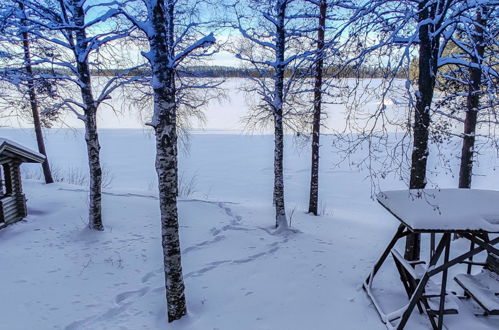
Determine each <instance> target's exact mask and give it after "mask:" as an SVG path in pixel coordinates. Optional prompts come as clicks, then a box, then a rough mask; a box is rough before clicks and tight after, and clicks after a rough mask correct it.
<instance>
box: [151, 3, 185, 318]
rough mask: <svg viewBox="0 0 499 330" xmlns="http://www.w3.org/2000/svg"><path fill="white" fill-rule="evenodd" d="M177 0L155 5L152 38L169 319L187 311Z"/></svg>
mask: <svg viewBox="0 0 499 330" xmlns="http://www.w3.org/2000/svg"><path fill="white" fill-rule="evenodd" d="M174 10H175V2H174V1H173V0H158V1H157V3H156V6H155V7H154V8H153V11H152V14H153V19H152V22H151V23H152V27H153V30H154V36H153V37H152V38H151V39H150V40H149V43H150V48H151V54H152V58H151V59H150V62H151V67H152V74H153V81H155V83H154V84H153V90H154V115H153V120H152V123H151V124H152V126H153V127H154V132H155V135H156V165H155V166H156V173H157V175H158V188H159V202H160V213H161V234H162V246H163V262H164V272H165V286H166V300H167V304H168V321H169V322H172V321H175V320H178V319H180V318H182V316H184V315H186V314H187V308H186V301H185V294H184V290H185V286H184V280H183V275H182V261H181V250H180V239H179V225H178V213H177V192H178V169H177V125H176V110H177V108H176V87H175V71H174V68H173V67H172V65H171V63H173V60H172V59H173V58H174V23H173V22H174Z"/></svg>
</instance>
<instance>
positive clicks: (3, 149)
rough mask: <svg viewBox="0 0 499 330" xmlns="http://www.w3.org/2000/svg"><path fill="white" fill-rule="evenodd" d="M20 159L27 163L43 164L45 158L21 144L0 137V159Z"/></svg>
mask: <svg viewBox="0 0 499 330" xmlns="http://www.w3.org/2000/svg"><path fill="white" fill-rule="evenodd" d="M1 156H6V157H12V156H15V157H18V158H20V159H21V160H22V161H23V162H26V163H42V162H43V161H44V160H45V156H44V155H42V154H41V153H38V152H36V151H33V150H31V149H30V148H27V147H25V146H23V145H20V144H19V143H16V142H14V141H11V140H9V139H5V138H2V137H0V157H1Z"/></svg>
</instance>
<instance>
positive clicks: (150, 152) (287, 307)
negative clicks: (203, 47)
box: [0, 130, 498, 330]
mask: <svg viewBox="0 0 499 330" xmlns="http://www.w3.org/2000/svg"><path fill="white" fill-rule="evenodd" d="M80 134H81V133H80V132H77V133H76V134H75V133H74V132H73V131H66V130H55V131H49V132H47V146H48V151H49V154H50V155H51V160H52V161H53V163H54V164H57V165H58V166H59V167H60V168H62V169H64V168H70V167H79V168H81V169H86V162H85V153H84V148H83V146H82V144H83V143H84V142H83V137H82V136H81V135H80ZM0 135H2V136H5V137H7V138H12V139H14V140H16V141H17V142H20V143H23V144H25V145H27V146H31V147H33V146H34V139H33V137H32V135H31V132H30V131H25V130H0ZM101 138H102V152H103V160H104V163H105V164H106V166H107V168H109V170H110V173H111V174H112V176H113V177H114V179H113V181H112V183H111V185H110V186H109V187H108V188H107V189H106V193H105V194H104V200H103V207H104V225H105V226H106V230H105V231H104V232H102V233H95V232H91V231H89V230H87V229H86V214H87V211H86V208H87V194H86V192H85V191H84V190H85V189H86V187H76V186H69V185H62V184H56V185H51V186H45V185H42V184H40V183H39V182H34V181H29V180H26V182H25V183H26V187H25V191H26V195H27V198H28V207H29V213H30V215H29V216H28V218H27V219H26V221H23V222H20V223H18V224H15V225H13V226H10V227H8V228H6V229H4V230H2V231H0V265H1V267H0V279H1V280H0V292H2V293H3V294H2V297H7V298H4V299H3V300H2V302H1V303H0V306H1V307H0V320H1V322H2V323H0V328H1V329H3V328H5V329H8V330H17V329H19V330H25V329H92V330H94V329H113V330H114V329H130V330H136V329H179V330H180V329H182V330H184V329H185V330H186V329H189V330H190V329H193V330H197V329H199V330H205V329H217V328H218V329H220V330H233V329H241V330H246V329H247V330H253V329H270V330H281V329H282V330H288V329H289V330H294V329H297V330H298V329H300V330H301V329H314V330H315V329H317V330H321V329H332V328H334V329H384V326H383V324H382V323H381V321H380V320H379V318H378V316H377V314H376V312H375V310H374V308H372V306H370V305H369V300H368V299H367V297H366V295H365V293H364V292H363V291H362V289H361V283H362V281H363V280H364V279H365V277H366V276H367V274H368V272H369V270H370V268H371V267H372V266H373V264H374V261H375V259H376V258H378V257H379V255H380V253H381V251H382V250H383V248H384V247H385V245H386V244H387V242H388V240H389V239H390V238H391V236H392V235H393V233H394V231H395V228H396V227H397V222H396V220H395V219H393V218H392V217H391V216H390V215H389V214H387V212H386V211H384V210H383V209H382V208H381V207H380V206H378V205H377V203H375V202H374V201H372V200H371V199H370V193H371V190H370V185H369V180H367V179H366V175H367V173H366V172H363V171H357V170H355V169H350V168H348V167H347V166H343V167H340V168H337V167H333V166H332V164H333V163H334V162H335V161H336V160H337V155H336V154H335V153H334V152H332V150H331V149H330V148H329V145H330V140H328V139H330V137H328V138H325V139H324V140H323V143H324V144H323V145H324V147H323V153H322V154H323V157H322V159H321V162H322V163H321V184H320V189H321V200H322V201H323V208H322V209H323V211H324V213H325V214H324V215H323V216H320V217H313V216H310V215H307V214H305V213H304V211H305V210H306V205H307V195H308V190H307V184H308V180H309V164H308V162H309V151H308V149H307V148H305V149H301V148H298V147H297V146H296V145H293V143H292V138H291V137H288V140H287V149H286V155H285V167H286V171H285V175H286V178H285V179H286V194H287V202H288V204H287V209H288V216H291V215H292V218H291V225H292V227H293V228H294V229H296V230H297V231H299V232H298V233H295V234H290V235H288V236H275V235H272V234H271V232H270V230H269V229H270V226H271V225H272V224H273V223H274V220H273V208H272V203H271V194H272V137H271V136H244V135H206V134H203V135H192V136H191V144H190V149H189V152H188V153H182V154H181V161H180V167H181V171H182V172H183V173H184V175H185V176H186V177H188V178H191V177H194V176H195V180H194V181H195V184H194V188H195V189H194V190H195V191H194V192H193V193H191V194H190V195H189V196H187V197H183V198H182V199H181V201H180V203H179V205H180V221H181V244H182V250H183V252H184V253H183V256H184V257H183V265H184V275H185V277H186V286H187V301H188V308H189V316H188V317H187V318H185V319H183V320H181V321H180V322H175V323H174V324H170V325H167V324H166V316H165V298H164V289H163V287H164V283H163V276H162V273H161V268H162V255H161V243H160V224H159V211H158V202H157V200H156V199H155V197H154V196H155V193H154V190H155V181H154V176H155V173H154V170H153V160H154V146H153V141H152V139H151V138H150V137H149V136H148V135H147V133H145V132H144V131H141V130H103V131H102V132H101ZM132 152H133V153H132ZM433 165H434V166H436V165H435V164H433ZM492 165H493V164H492ZM492 165H491V164H490V163H486V162H482V163H481V167H480V171H479V173H480V174H484V175H486V176H483V177H482V176H479V177H477V178H476V183H477V186H479V187H481V188H493V187H494V185H495V186H496V187H497V183H498V178H497V175H495V174H494V171H493V166H492ZM23 166H24V165H23ZM26 168H29V166H27V167H26ZM434 180H437V181H438V183H439V184H440V185H441V186H446V187H455V185H456V183H455V181H456V179H455V178H453V177H452V176H451V175H444V174H441V175H439V176H434ZM402 187H404V185H403V183H401V182H399V181H397V180H396V179H395V178H392V177H389V178H387V180H386V181H385V182H384V183H383V188H384V189H392V188H402ZM461 248H466V247H461ZM381 275H382V276H383V278H384V279H385V281H386V282H385V285H384V286H383V291H380V292H382V294H383V295H384V296H385V297H386V298H387V299H386V300H387V301H388V302H389V304H390V305H391V306H392V307H396V306H400V305H401V304H403V303H404V301H406V299H405V297H404V296H403V294H402V292H403V291H402V290H403V289H402V287H401V285H400V281H399V280H398V278H397V276H396V274H395V269H394V268H391V269H386V270H385V271H384V272H383V273H382V274H381ZM452 285H453V284H451V286H452ZM453 287H454V288H455V286H453ZM466 311H467V310H466V308H464V309H463V312H462V313H460V314H459V315H457V316H453V315H451V316H448V317H446V319H445V320H446V324H447V325H448V327H449V328H450V329H471V328H473V329H494V327H497V326H498V323H497V321H498V320H497V318H496V319H495V320H494V319H491V318H489V319H484V318H475V317H473V316H472V315H470V314H469V313H468V314H467V313H466ZM428 326H429V323H428V322H427V320H425V318H424V317H423V316H420V315H414V316H413V317H412V318H411V321H410V325H409V327H408V329H426V328H428Z"/></svg>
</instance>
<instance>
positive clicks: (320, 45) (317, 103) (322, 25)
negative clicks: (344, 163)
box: [308, 0, 327, 215]
mask: <svg viewBox="0 0 499 330" xmlns="http://www.w3.org/2000/svg"><path fill="white" fill-rule="evenodd" d="M326 10H327V1H326V0H321V1H320V4H319V26H318V29H317V51H318V59H317V62H316V64H315V83H314V118H313V127H312V166H311V174H310V199H309V204H308V212H309V213H312V214H314V215H317V214H318V212H317V206H318V200H319V149H320V144H319V143H320V141H319V139H320V128H321V106H322V71H323V67H324V32H325V30H326Z"/></svg>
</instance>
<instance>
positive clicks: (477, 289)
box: [454, 269, 499, 315]
mask: <svg viewBox="0 0 499 330" xmlns="http://www.w3.org/2000/svg"><path fill="white" fill-rule="evenodd" d="M454 280H455V281H456V282H457V283H458V284H459V285H460V286H461V287H462V288H463V289H464V291H465V292H466V293H467V294H468V295H469V296H470V297H471V298H473V300H475V301H476V302H477V303H478V304H479V305H480V307H482V308H483V309H484V310H485V314H486V315H499V275H498V274H496V273H494V272H491V271H490V270H487V269H483V270H482V271H481V273H479V274H476V275H469V274H459V275H457V276H456V277H455V278H454Z"/></svg>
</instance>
